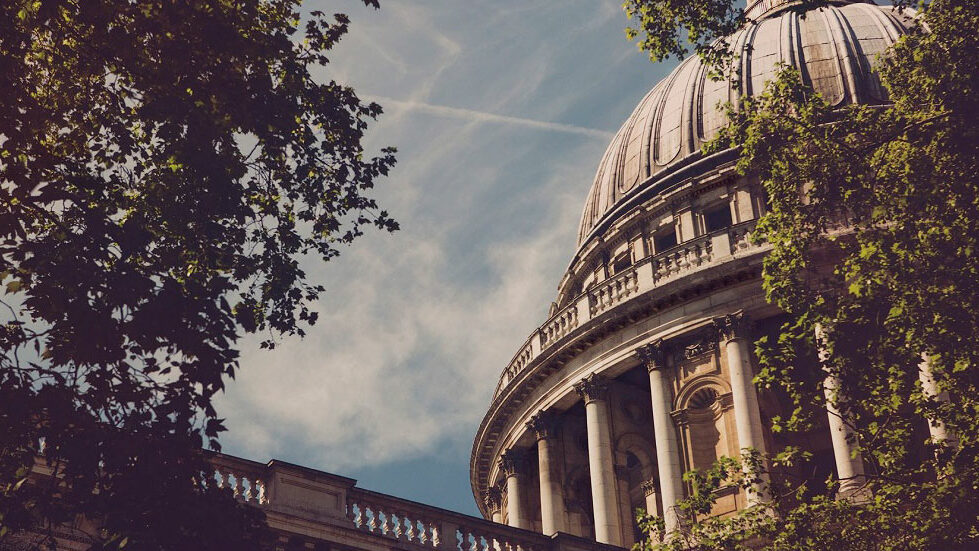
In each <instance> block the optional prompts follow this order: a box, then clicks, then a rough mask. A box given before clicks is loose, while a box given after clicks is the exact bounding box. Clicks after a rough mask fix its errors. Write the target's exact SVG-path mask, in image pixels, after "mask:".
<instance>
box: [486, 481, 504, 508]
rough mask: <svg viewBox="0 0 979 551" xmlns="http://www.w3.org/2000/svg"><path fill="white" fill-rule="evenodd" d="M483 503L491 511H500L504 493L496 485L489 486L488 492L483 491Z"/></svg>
mask: <svg viewBox="0 0 979 551" xmlns="http://www.w3.org/2000/svg"><path fill="white" fill-rule="evenodd" d="M483 503H485V504H486V508H487V509H489V510H490V511H491V512H496V511H499V510H500V505H501V504H502V503H503V493H502V492H501V491H500V489H499V488H497V487H495V486H494V487H491V488H487V490H486V492H485V493H483Z"/></svg>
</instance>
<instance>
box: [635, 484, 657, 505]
mask: <svg viewBox="0 0 979 551" xmlns="http://www.w3.org/2000/svg"><path fill="white" fill-rule="evenodd" d="M639 488H640V489H641V490H642V495H644V496H646V497H649V496H651V495H653V494H655V493H656V481H655V480H653V479H652V478H650V479H649V480H643V481H642V482H641V483H639ZM646 512H647V513H648V512H649V511H646Z"/></svg>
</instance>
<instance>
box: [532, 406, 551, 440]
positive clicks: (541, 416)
mask: <svg viewBox="0 0 979 551" xmlns="http://www.w3.org/2000/svg"><path fill="white" fill-rule="evenodd" d="M527 428H528V429H530V430H532V431H534V436H536V437H537V439H538V440H546V439H548V438H554V437H555V436H557V428H558V416H557V415H556V414H555V413H554V412H552V411H548V410H541V411H538V412H537V413H535V414H534V415H533V416H532V417H531V418H530V420H529V421H527Z"/></svg>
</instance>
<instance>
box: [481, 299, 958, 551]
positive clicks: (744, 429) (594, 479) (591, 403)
mask: <svg viewBox="0 0 979 551" xmlns="http://www.w3.org/2000/svg"><path fill="white" fill-rule="evenodd" d="M713 327H714V329H715V331H716V334H717V337H718V341H719V344H722V345H723V347H724V352H725V354H724V356H725V360H726V363H727V372H728V375H729V379H730V385H731V394H732V401H733V406H734V417H735V426H736V432H737V439H738V445H739V448H740V449H741V451H742V453H743V454H744V453H745V452H746V451H747V450H753V451H756V452H758V453H760V454H761V457H762V458H765V457H766V454H767V451H768V450H767V449H766V443H765V438H764V433H763V426H762V419H761V409H760V407H759V401H758V393H757V390H756V389H755V385H754V383H753V377H754V373H753V370H752V367H751V348H750V346H751V340H752V338H751V323H750V320H749V319H748V317H747V316H746V315H745V314H744V312H742V311H738V312H734V313H732V314H728V315H725V316H721V317H718V318H714V319H713ZM821 338H822V335H821V333H820V332H819V331H818V329H817V340H819V339H821ZM664 352H665V347H664V343H663V341H662V340H657V341H655V342H651V343H648V344H646V345H643V346H641V347H639V348H638V349H636V351H635V356H636V359H638V361H639V363H640V364H641V365H643V366H645V367H646V370H647V372H648V375H649V388H650V399H651V406H652V407H651V410H652V426H653V436H654V438H653V440H654V442H655V450H656V469H655V471H656V473H657V477H656V479H655V480H647V481H644V482H643V483H642V491H643V493H644V496H645V499H646V510H647V511H648V512H650V513H653V514H657V515H659V516H661V517H662V518H663V520H664V522H665V527H666V534H667V537H669V536H670V535H671V534H672V533H674V532H675V531H676V530H678V529H679V528H680V527H681V525H682V522H683V518H682V515H681V514H680V513H679V508H678V506H677V505H678V502H679V501H680V500H681V499H682V498H683V497H684V483H683V478H682V475H683V470H684V467H683V462H682V455H681V453H682V450H681V449H680V445H679V441H680V440H679V438H678V428H677V426H676V424H675V422H674V418H673V416H672V415H671V414H672V413H673V409H674V395H673V379H674V374H673V373H671V368H670V366H668V364H667V362H666V361H665V353H664ZM820 359H821V362H824V361H825V359H826V358H825V354H824V353H823V352H822V351H821V352H820ZM922 362H923V363H922V365H923V366H924V367H923V368H922V369H921V373H923V375H922V383H923V386H924V388H925V392H926V393H931V395H936V394H937V389H936V388H935V385H934V382H933V381H930V379H929V378H928V375H927V374H928V373H929V371H928V370H927V357H924V358H923V360H922ZM824 388H825V392H826V397H827V415H828V418H829V427H830V432H831V439H832V445H833V452H834V458H835V461H836V468H837V473H838V476H839V479H840V490H839V496H840V497H851V496H853V497H857V496H854V494H855V493H856V492H858V491H859V490H860V489H861V488H863V487H864V472H863V460H862V458H861V457H860V455H859V453H858V450H857V443H856V439H855V435H854V431H853V428H852V425H851V423H848V422H847V419H846V418H845V416H844V414H843V413H842V411H845V407H844V406H843V405H844V404H845V397H844V396H841V395H839V380H838V379H837V378H836V377H835V376H833V375H832V374H831V373H830V372H829V371H827V375H826V379H825V382H824ZM574 389H575V391H576V392H577V394H578V395H579V396H580V397H581V399H582V401H583V402H584V408H585V421H586V429H587V453H588V469H589V478H590V482H591V495H592V507H593V512H594V533H595V539H596V540H597V541H599V542H601V543H608V544H612V545H620V546H621V545H624V543H625V542H624V541H622V540H623V537H622V535H623V528H624V527H626V526H629V523H630V522H631V519H629V518H623V514H624V513H623V511H622V509H621V507H620V503H621V502H620V494H621V493H622V492H623V491H626V492H627V491H628V488H622V487H620V486H619V484H618V478H617V477H616V465H615V462H614V450H613V438H612V425H611V416H610V412H609V403H608V381H607V380H606V379H605V378H604V377H602V376H601V375H598V374H595V373H592V374H589V375H588V376H586V377H584V378H583V379H582V380H581V381H579V382H578V383H577V384H575V385H574ZM556 427H557V416H556V413H555V412H552V411H540V412H538V413H536V414H535V415H534V416H532V417H531V419H530V421H529V422H528V423H527V428H528V429H529V430H531V431H532V432H533V434H534V435H535V437H536V443H537V457H538V467H539V473H540V476H539V484H540V513H541V515H540V518H541V529H542V532H543V533H544V534H548V535H550V534H554V533H556V532H561V531H565V530H567V526H566V517H567V513H566V510H565V501H564V496H563V495H562V487H563V486H562V483H561V480H560V479H559V477H560V471H559V469H558V468H557V465H558V463H559V461H558V460H559V459H560V458H559V457H557V455H556V454H557V448H556ZM931 429H932V439H933V440H939V439H944V438H947V434H946V433H945V430H944V427H942V426H940V425H936V424H932V425H931ZM524 456H525V453H524V452H523V451H522V450H520V449H517V448H511V449H508V450H506V451H505V452H504V453H503V454H502V456H501V459H500V468H501V472H502V473H503V474H504V475H505V477H506V497H507V499H506V511H507V523H508V524H509V525H511V526H515V527H518V528H530V527H531V525H532V523H531V521H530V520H529V518H528V515H527V514H526V511H524V510H523V505H524V504H525V503H526V496H525V495H524V494H525V492H527V487H526V484H527V483H528V482H527V479H528V477H527V476H526V472H525V471H524V470H523V466H524ZM746 468H747V467H746ZM746 474H748V475H751V476H752V480H753V483H752V484H751V485H750V486H749V487H748V489H747V491H746V503H747V505H748V506H749V507H750V506H753V505H758V504H761V503H764V502H765V501H767V500H769V499H770V495H769V490H768V486H769V480H768V476H767V473H765V472H762V473H746ZM493 492H495V493H493ZM486 499H487V502H486V503H487V505H488V508H489V509H490V510H491V511H493V519H494V520H498V519H499V517H500V516H501V514H500V512H499V511H500V504H501V501H502V496H501V495H500V493H499V490H498V489H491V491H490V493H488V494H487V496H486ZM660 504H662V506H660Z"/></svg>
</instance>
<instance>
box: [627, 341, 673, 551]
mask: <svg viewBox="0 0 979 551" xmlns="http://www.w3.org/2000/svg"><path fill="white" fill-rule="evenodd" d="M636 355H637V356H638V358H639V361H640V362H641V363H642V364H643V365H645V366H646V370H647V371H648V372H649V391H650V398H651V400H652V409H653V436H654V438H655V441H656V464H657V468H658V471H659V484H660V497H661V499H662V500H663V511H662V515H663V521H664V523H665V526H666V536H667V538H669V537H670V536H671V535H672V534H673V533H674V532H676V530H677V529H678V528H679V527H680V522H681V520H682V519H681V518H680V514H679V511H678V508H677V502H678V501H680V499H682V498H683V468H682V466H681V464H680V447H679V446H678V445H677V435H676V427H675V426H674V424H673V418H672V417H671V416H670V412H671V410H672V409H673V390H672V388H671V385H670V379H669V375H668V374H667V373H666V361H665V357H664V354H663V341H662V340H657V341H656V342H653V343H651V344H647V345H645V346H642V347H640V348H638V349H637V350H636Z"/></svg>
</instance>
